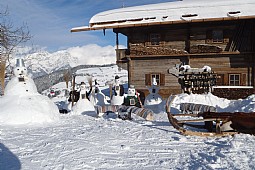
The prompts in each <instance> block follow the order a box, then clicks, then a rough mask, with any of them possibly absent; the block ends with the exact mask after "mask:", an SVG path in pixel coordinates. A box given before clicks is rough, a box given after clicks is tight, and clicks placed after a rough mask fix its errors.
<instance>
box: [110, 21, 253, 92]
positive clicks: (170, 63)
mask: <svg viewBox="0 0 255 170" xmlns="http://www.w3.org/2000/svg"><path fill="white" fill-rule="evenodd" d="M114 32H115V33H122V34H124V35H126V36H127V38H128V43H127V46H128V50H127V51H128V53H127V56H126V57H127V58H128V59H129V64H128V65H129V69H128V71H129V84H132V85H134V86H135V87H136V88H137V89H139V90H142V91H144V92H145V94H148V90H147V87H146V85H147V84H148V82H147V83H146V80H145V79H146V78H145V77H146V74H147V75H148V74H151V73H160V74H164V75H165V77H164V81H165V83H164V86H161V87H160V94H161V95H162V96H163V97H168V96H169V95H170V94H176V93H180V90H181V87H180V85H179V83H178V78H177V77H175V76H173V75H171V74H168V73H167V70H168V69H170V68H172V67H174V66H175V64H181V63H183V64H189V65H190V66H191V67H194V68H202V67H203V66H205V65H208V66H210V67H211V68H212V70H213V71H214V72H216V73H217V74H219V75H220V76H221V78H220V79H219V80H218V85H229V82H230V80H229V77H230V75H231V74H238V75H240V85H241V86H254V85H255V20H254V19H247V20H228V21H224V20H221V21H214V22H196V23H176V24H169V25H151V26H145V27H129V28H115V29H114ZM152 34H155V35H156V36H155V35H154V36H151V35H152ZM151 37H154V38H155V40H156V41H157V40H158V41H159V42H152V39H151ZM157 38H158V39H157Z"/></svg>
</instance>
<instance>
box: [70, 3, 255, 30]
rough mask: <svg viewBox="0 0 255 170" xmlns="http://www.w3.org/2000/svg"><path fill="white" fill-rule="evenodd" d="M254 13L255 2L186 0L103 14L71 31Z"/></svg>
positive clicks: (110, 11) (252, 15) (239, 17)
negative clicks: (87, 24)
mask: <svg viewBox="0 0 255 170" xmlns="http://www.w3.org/2000/svg"><path fill="white" fill-rule="evenodd" d="M254 9H255V1H254V0H224V1H223V0H213V1H212V0H182V1H174V2H167V3H159V4H150V5H142V6H135V7H127V8H120V9H114V10H109V11H105V12H101V13H98V14H96V15H94V16H93V17H92V18H91V19H90V22H89V26H82V27H76V28H72V30H71V31H72V32H78V31H88V30H98V29H107V28H120V27H131V26H147V25H159V24H171V23H172V24H174V23H182V22H203V21H214V20H232V19H245V18H255V10H254Z"/></svg>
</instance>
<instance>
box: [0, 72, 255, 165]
mask: <svg viewBox="0 0 255 170" xmlns="http://www.w3.org/2000/svg"><path fill="white" fill-rule="evenodd" d="M111 69H112V70H113V71H112V72H110V71H109V70H111ZM111 69H110V68H108V71H109V72H108V76H109V77H111V79H112V78H113V77H114V76H113V74H117V73H119V72H118V71H116V69H115V68H111ZM106 70H107V69H106ZM114 70H115V71H114ZM86 71H87V72H90V73H92V72H95V73H97V75H98V76H99V72H98V71H96V70H92V72H91V71H88V70H86ZM110 73H111V74H110ZM121 74H122V73H121ZM124 75H125V74H123V78H124V79H125V76H124ZM108 80H109V79H108ZM102 82H103V81H102ZM57 86H58V88H60V86H61V85H57ZM195 99H196V101H197V102H199V101H201V103H209V104H210V102H211V103H215V102H216V101H217V108H218V109H221V110H222V111H224V109H226V110H227V109H230V110H231V109H232V110H237V109H238V108H239V109H241V110H242V109H247V110H251V109H250V108H252V107H253V106H254V105H253V104H249V103H248V102H251V101H253V100H252V99H253V97H250V99H247V100H240V101H235V102H234V101H228V100H225V99H219V98H216V97H215V96H212V95H207V96H197V95H194V96H186V95H180V96H179V97H178V98H177V99H176V101H175V103H173V106H175V107H176V108H178V106H177V105H178V102H180V101H193V100H195ZM54 100H61V98H59V99H56V98H55V99H54ZM0 102H1V98H0ZM248 106H250V107H249V108H247V107H248ZM160 108H161V109H160V110H159V113H157V114H155V120H154V121H152V122H149V121H145V120H143V119H141V118H137V117H134V120H133V121H123V120H120V119H118V118H116V115H114V114H112V115H111V116H108V117H100V118H94V117H90V116H86V115H78V116H71V115H68V114H66V115H61V116H60V120H59V121H56V122H55V123H51V124H44V125H43V126H42V125H38V126H35V125H33V126H31V125H30V126H28V125H24V126H18V125H16V126H14V125H12V126H7V125H0V169H1V170H2V169H3V170H5V169H6V170H11V169H14V170H16V169H29V170H30V169H54V170H62V169H65V170H69V169H71V170H73V169H130V170H133V169H147V170H148V169H149V170H152V169H153V170H154V169H255V164H254V163H253V160H255V155H254V153H255V148H254V142H255V137H254V136H251V135H246V134H238V135H235V136H230V137H224V138H202V137H194V136H183V135H180V134H179V133H178V132H177V131H176V130H175V129H174V128H173V127H172V126H171V125H170V124H169V122H168V119H167V117H166V113H165V111H164V103H163V104H162V105H160Z"/></svg>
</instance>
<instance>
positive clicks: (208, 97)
mask: <svg viewBox="0 0 255 170" xmlns="http://www.w3.org/2000/svg"><path fill="white" fill-rule="evenodd" d="M181 103H196V104H203V105H209V106H214V107H216V109H217V112H247V113H249V112H255V95H251V96H249V97H247V98H246V99H239V100H228V99H225V98H219V97H217V96H214V95H213V94H211V93H208V94H190V95H189V94H184V93H183V94H178V95H176V98H175V99H174V101H173V103H172V107H173V108H176V109H177V110H176V111H179V109H180V104H181Z"/></svg>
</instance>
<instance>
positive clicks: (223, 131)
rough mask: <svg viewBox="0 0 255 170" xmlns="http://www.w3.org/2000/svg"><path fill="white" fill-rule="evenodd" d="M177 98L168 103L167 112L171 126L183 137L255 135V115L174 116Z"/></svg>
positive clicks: (201, 114)
mask: <svg viewBox="0 0 255 170" xmlns="http://www.w3.org/2000/svg"><path fill="white" fill-rule="evenodd" d="M174 98H175V96H170V97H169V98H168V100H167V102H166V112H167V116H168V120H169V122H170V123H171V125H172V126H173V127H174V128H175V129H177V130H178V131H179V132H180V133H181V134H183V135H195V136H219V137H221V136H229V135H234V134H237V133H247V134H255V113H254V112H252V113H243V112H235V113H229V112H221V113H219V112H210V111H206V112H203V113H198V114H173V113H171V104H172V102H173V100H174Z"/></svg>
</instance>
